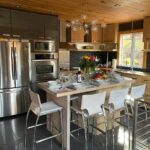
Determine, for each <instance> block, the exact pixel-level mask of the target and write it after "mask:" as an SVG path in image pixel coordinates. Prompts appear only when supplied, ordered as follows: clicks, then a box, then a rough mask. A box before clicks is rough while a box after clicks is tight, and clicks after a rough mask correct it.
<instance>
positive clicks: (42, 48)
mask: <svg viewBox="0 0 150 150" xmlns="http://www.w3.org/2000/svg"><path fill="white" fill-rule="evenodd" d="M31 43H32V44H31V46H32V52H35V53H36V52H42V53H52V52H53V53H54V52H56V47H55V41H54V40H33V41H31Z"/></svg>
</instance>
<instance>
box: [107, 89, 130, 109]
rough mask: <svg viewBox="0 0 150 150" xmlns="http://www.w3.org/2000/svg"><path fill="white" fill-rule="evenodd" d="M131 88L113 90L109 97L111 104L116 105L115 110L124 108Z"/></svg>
mask: <svg viewBox="0 0 150 150" xmlns="http://www.w3.org/2000/svg"><path fill="white" fill-rule="evenodd" d="M128 92H129V88H124V89H119V90H113V91H111V92H110V95H109V103H113V104H114V109H115V110H117V109H121V108H123V107H125V106H124V103H125V99H126V96H127V95H128Z"/></svg>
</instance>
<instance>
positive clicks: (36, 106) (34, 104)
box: [30, 90, 41, 114]
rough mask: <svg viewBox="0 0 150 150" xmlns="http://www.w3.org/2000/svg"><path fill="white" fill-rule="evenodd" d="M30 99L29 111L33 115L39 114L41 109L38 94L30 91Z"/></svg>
mask: <svg viewBox="0 0 150 150" xmlns="http://www.w3.org/2000/svg"><path fill="white" fill-rule="evenodd" d="M30 98H31V105H30V107H31V110H32V111H33V112H34V113H36V114H37V113H39V112H40V109H41V100H40V96H39V94H37V93H35V92H33V91H31V90H30Z"/></svg>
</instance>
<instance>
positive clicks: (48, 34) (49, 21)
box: [44, 15, 59, 39]
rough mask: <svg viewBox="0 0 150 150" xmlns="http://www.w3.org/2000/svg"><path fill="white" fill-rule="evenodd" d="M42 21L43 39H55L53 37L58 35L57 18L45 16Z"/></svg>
mask: <svg viewBox="0 0 150 150" xmlns="http://www.w3.org/2000/svg"><path fill="white" fill-rule="evenodd" d="M44 20H45V21H44V24H45V38H46V39H51V38H57V37H55V36H56V35H58V34H59V33H58V31H59V20H58V17H57V16H49V15H45V18H44ZM54 31H55V32H54ZM56 31H57V32H56Z"/></svg>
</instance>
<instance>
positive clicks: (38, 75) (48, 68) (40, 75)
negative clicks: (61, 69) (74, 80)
mask: <svg viewBox="0 0 150 150" xmlns="http://www.w3.org/2000/svg"><path fill="white" fill-rule="evenodd" d="M31 71H32V73H31V81H32V83H33V82H36V81H48V80H52V79H56V78H57V76H58V60H57V59H49V60H48V59H45V60H32V62H31Z"/></svg>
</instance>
